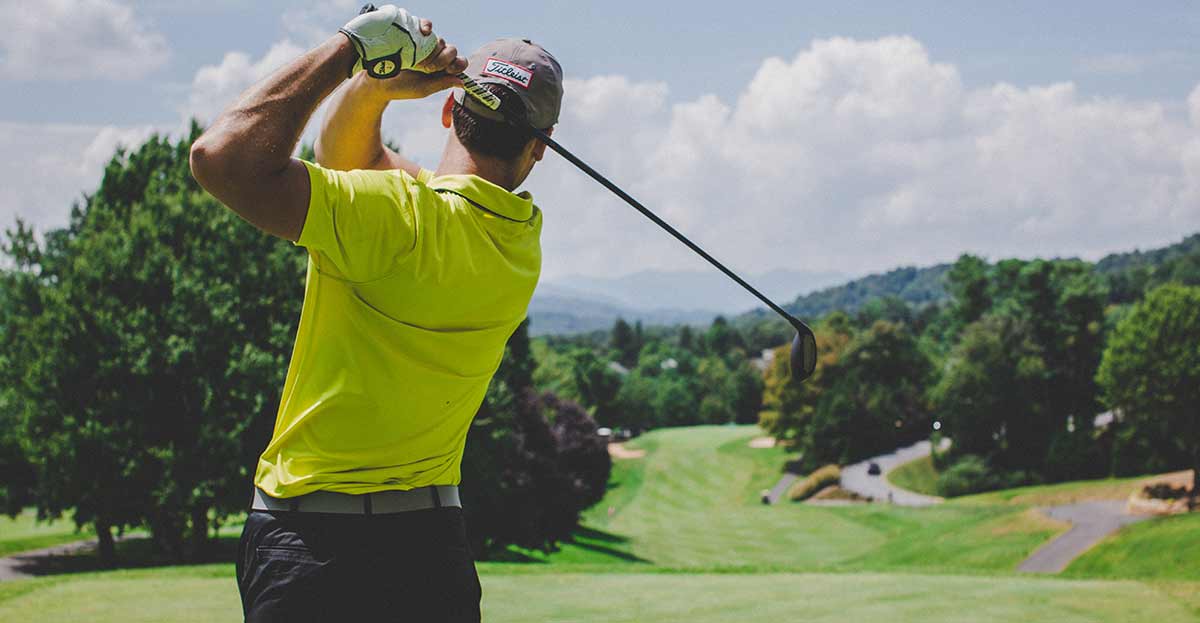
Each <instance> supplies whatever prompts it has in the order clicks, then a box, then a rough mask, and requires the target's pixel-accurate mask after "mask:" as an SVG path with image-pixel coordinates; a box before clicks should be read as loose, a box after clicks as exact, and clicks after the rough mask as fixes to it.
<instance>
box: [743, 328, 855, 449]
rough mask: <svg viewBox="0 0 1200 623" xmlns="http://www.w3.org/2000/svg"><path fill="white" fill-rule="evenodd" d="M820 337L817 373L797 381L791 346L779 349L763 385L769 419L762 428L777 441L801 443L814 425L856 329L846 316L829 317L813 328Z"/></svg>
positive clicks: (765, 414) (762, 421) (764, 400)
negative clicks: (816, 415) (831, 373)
mask: <svg viewBox="0 0 1200 623" xmlns="http://www.w3.org/2000/svg"><path fill="white" fill-rule="evenodd" d="M813 331H814V333H815V334H816V337H817V369H816V371H815V372H814V373H813V375H812V376H811V377H810V378H809V379H807V380H805V381H804V382H802V383H801V382H798V381H796V379H795V377H793V376H792V374H791V369H790V367H789V361H788V356H789V351H790V346H788V345H783V346H780V347H778V348H776V349H775V351H774V356H773V358H772V360H771V364H770V367H769V368H768V369H767V374H766V377H765V379H764V381H763V406H764V408H765V409H766V411H764V412H763V413H764V416H766V419H762V420H760V421H759V424H760V425H761V426H762V427H763V429H765V430H766V431H767V432H768V433H770V434H771V435H772V436H774V437H775V438H776V439H779V440H783V441H791V442H799V441H800V440H801V439H802V438H803V437H804V435H805V434H806V431H807V430H808V427H809V426H810V425H811V421H812V417H813V412H814V411H815V410H816V407H817V404H818V402H819V401H820V400H821V396H822V395H823V394H824V393H825V392H826V391H827V390H828V389H829V386H830V385H831V383H832V382H833V380H834V377H832V376H831V375H830V374H829V372H830V371H831V370H833V369H834V367H835V366H836V364H837V362H838V361H839V360H840V358H841V356H842V354H843V353H844V351H845V350H846V346H847V345H848V344H849V343H850V340H851V339H852V338H853V337H854V326H853V322H852V321H851V320H850V317H849V316H847V315H846V314H845V313H843V312H834V313H832V314H829V315H828V316H826V317H825V318H824V319H823V320H822V321H821V322H820V323H818V324H817V325H816V326H815V327H814V328H813Z"/></svg>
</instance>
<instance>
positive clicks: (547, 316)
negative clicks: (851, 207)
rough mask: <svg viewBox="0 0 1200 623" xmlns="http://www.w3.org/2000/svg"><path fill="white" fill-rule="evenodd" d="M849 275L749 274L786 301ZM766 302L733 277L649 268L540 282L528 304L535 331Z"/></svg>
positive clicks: (691, 316)
mask: <svg viewBox="0 0 1200 623" xmlns="http://www.w3.org/2000/svg"><path fill="white" fill-rule="evenodd" d="M848 277H849V276H848V275H846V274H844V273H836V272H819V271H797V270H782V269H781V270H771V271H767V272H764V273H758V274H749V275H746V276H745V278H746V280H747V281H749V282H750V284H751V285H753V286H754V287H756V288H758V289H760V290H761V291H762V292H763V293H764V294H766V295H767V296H768V297H771V298H772V299H774V300H780V301H786V300H789V299H792V298H793V297H795V296H796V294H797V293H803V292H811V291H813V290H816V289H819V288H824V287H827V286H830V285H833V284H836V283H843V282H845V281H846V279H847V278H848ZM758 306H761V303H759V302H758V300H757V299H755V298H754V296H753V295H751V294H749V293H748V292H746V291H744V290H742V289H741V287H739V286H738V285H737V284H736V283H734V282H732V281H730V279H729V278H728V277H726V276H725V275H723V274H721V273H720V272H718V271H716V270H711V271H663V270H646V271H640V272H636V273H631V274H628V275H624V276H620V277H592V276H583V275H571V276H566V277H560V278H557V279H549V280H546V281H543V282H542V283H540V284H539V285H538V288H537V291H536V292H535V293H534V295H533V301H532V302H531V303H530V305H529V318H530V325H529V328H530V332H531V333H532V334H534V335H545V334H560V333H582V332H587V331H595V330H598V329H609V328H611V327H612V325H613V323H614V322H615V321H616V319H617V318H624V319H625V320H626V321H629V322H637V321H641V322H642V323H643V324H646V325H662V324H693V325H703V324H708V323H709V322H711V321H712V319H713V318H714V317H716V316H718V315H721V314H726V315H731V314H737V313H739V312H745V311H748V310H750V309H753V308H755V307H758Z"/></svg>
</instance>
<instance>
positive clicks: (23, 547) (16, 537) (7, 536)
mask: <svg viewBox="0 0 1200 623" xmlns="http://www.w3.org/2000/svg"><path fill="white" fill-rule="evenodd" d="M91 536H92V532H91V530H90V528H85V529H84V530H83V531H77V530H76V529H75V523H74V522H73V521H71V520H70V519H59V520H57V521H53V522H46V521H37V515H36V514H35V513H34V511H33V510H32V509H26V510H25V511H23V512H21V513H20V514H19V515H17V516H16V517H9V516H7V515H0V556H7V555H9V554H15V553H17V552H26V551H29V550H32V549H41V548H43V547H53V546H55V545H61V544H63V543H71V542H73V541H82V540H83V539H87V538H90V537H91Z"/></svg>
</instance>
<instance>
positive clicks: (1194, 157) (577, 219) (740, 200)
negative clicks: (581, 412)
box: [0, 0, 1200, 279]
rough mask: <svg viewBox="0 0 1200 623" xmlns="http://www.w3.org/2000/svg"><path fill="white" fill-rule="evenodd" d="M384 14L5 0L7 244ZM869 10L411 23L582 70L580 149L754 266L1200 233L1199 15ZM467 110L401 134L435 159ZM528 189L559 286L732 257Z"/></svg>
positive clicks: (946, 255)
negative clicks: (137, 154) (146, 150)
mask: <svg viewBox="0 0 1200 623" xmlns="http://www.w3.org/2000/svg"><path fill="white" fill-rule="evenodd" d="M358 4H359V3H358V2H348V1H344V0H328V1H326V2H277V1H259V2H253V3H250V2H232V1H227V0H208V1H206V2H195V1H188V2H182V1H176V0H161V1H156V2H126V1H122V0H44V1H42V2H37V3H31V2H17V1H14V0H0V23H3V24H5V25H6V28H5V31H6V32H5V37H4V38H3V40H0V91H2V92H3V94H4V96H3V97H0V226H3V227H5V228H7V227H10V226H11V224H12V223H13V222H15V219H16V218H18V217H20V218H22V219H24V220H26V221H27V222H30V223H32V224H34V225H35V226H36V227H37V228H38V229H39V230H43V231H44V230H46V229H49V228H54V227H59V226H62V225H63V224H65V222H66V218H67V215H68V213H69V210H70V207H71V204H72V202H74V201H77V200H79V198H80V197H82V196H83V193H85V192H88V191H90V190H93V189H94V188H95V187H96V185H97V184H98V182H99V178H100V175H101V172H102V170H103V167H104V164H105V163H106V162H107V160H108V159H109V158H111V156H112V154H113V152H114V150H115V149H116V148H117V146H118V145H126V146H132V145H136V144H137V143H138V142H140V141H142V140H144V139H145V138H146V137H147V136H149V135H150V134H152V133H156V132H157V133H165V134H171V135H178V134H179V133H180V132H181V130H182V128H184V127H186V124H187V121H188V120H189V119H191V118H193V117H194V118H197V119H200V120H201V121H202V122H204V121H209V120H211V119H212V118H213V117H214V116H215V115H216V114H218V113H219V112H220V111H221V109H222V108H223V107H224V106H226V105H228V104H229V103H231V102H232V100H233V99H234V98H235V97H236V96H237V94H238V93H240V92H241V91H242V90H243V89H245V88H246V87H247V86H249V85H250V84H252V83H253V82H254V81H256V80H258V79H261V78H262V77H264V76H265V75H267V74H268V73H269V72H270V71H271V70H272V69H273V68H275V67H277V66H278V65H279V64H281V63H284V62H287V61H288V60H290V59H292V58H294V57H296V56H298V55H299V54H300V53H302V52H303V51H304V50H305V49H307V48H309V47H311V46H313V45H315V44H317V43H319V42H320V41H322V40H323V39H324V38H326V37H329V36H331V35H332V34H333V33H335V32H336V30H337V28H338V27H339V26H341V25H342V23H344V22H345V21H347V20H348V19H350V18H351V17H352V16H353V15H354V14H355V13H356V12H357V7H358ZM849 4H850V3H832V2H822V3H810V2H779V1H776V2H760V1H757V0H744V1H742V2H738V3H735V4H727V3H722V4H716V3H708V2H644V1H643V2H627V1H625V0H611V1H607V2H603V3H599V2H596V3H593V2H519V1H506V2H504V3H484V2H478V1H475V0H464V1H460V2H453V3H445V2H437V3H435V2H428V1H422V2H418V3H413V4H409V5H407V8H409V9H410V10H411V11H413V12H414V13H416V14H417V15H421V16H424V17H428V18H430V19H431V20H433V22H434V28H435V30H436V31H437V32H438V33H439V34H441V35H442V36H443V37H445V38H446V39H447V40H448V41H450V42H451V43H454V44H457V45H458V46H459V47H460V48H462V49H464V50H468V51H469V50H471V49H474V48H475V47H476V46H478V45H481V44H482V43H484V42H486V41H487V40H489V39H491V38H493V37H495V36H513V35H517V36H523V37H530V38H532V39H534V40H535V41H538V42H539V43H542V44H543V45H544V46H545V47H546V48H547V49H548V50H550V51H551V52H552V53H554V54H555V56H556V57H557V58H558V59H559V60H560V62H561V63H562V65H563V67H564V72H565V74H566V77H567V81H566V84H565V91H566V94H565V98H564V104H563V112H562V115H561V119H560V123H559V126H558V127H557V128H556V133H555V137H556V138H558V139H559V140H560V141H561V142H562V143H563V144H564V145H566V146H567V147H568V148H569V149H571V150H572V151H574V152H575V153H576V154H577V155H579V156H580V157H582V158H583V159H584V160H586V161H588V162H589V163H591V164H592V165H593V166H595V167H596V168H598V169H599V170H600V171H602V172H604V173H606V174H608V175H609V177H610V178H612V179H613V180H614V181H616V182H617V183H618V184H620V185H622V186H623V187H624V188H625V189H626V190H627V191H629V192H630V193H632V194H633V195H634V196H636V197H638V198H639V199H640V200H642V202H643V203H645V204H646V205H648V206H649V207H650V208H651V209H653V210H655V211H656V212H658V213H659V214H660V215H662V216H663V217H664V218H666V219H667V220H668V221H670V222H672V223H673V224H675V225H676V226H677V227H679V228H680V229H681V230H683V231H684V232H685V233H686V234H688V235H689V236H691V237H692V238H693V239H694V240H695V241H696V242H698V243H699V244H701V245H702V246H704V247H705V248H706V249H708V250H709V251H710V252H712V253H713V254H714V255H716V256H717V257H718V258H721V259H723V260H726V261H727V263H728V264H730V265H731V266H732V267H734V268H735V269H737V270H743V271H749V272H754V273H761V272H765V271H767V270H771V269H792V270H813V271H837V272H840V273H844V274H866V273H868V272H875V271H880V270H887V269H889V268H892V267H895V266H899V265H912V264H915V265H928V264H933V263H937V262H942V261H951V260H953V259H954V258H955V257H957V256H958V255H959V254H961V253H975V254H980V255H983V256H985V257H988V258H991V259H999V258H1003V257H1014V256H1015V257H1033V256H1078V257H1084V258H1087V259H1096V258H1099V257H1101V256H1103V255H1104V254H1106V253H1109V252H1114V251H1127V250H1132V249H1135V248H1149V247H1154V246H1161V245H1165V244H1169V243H1171V242H1175V241H1177V240H1179V239H1181V238H1183V237H1184V236H1186V235H1187V234H1189V233H1192V232H1195V231H1198V230H1200V54H1198V52H1200V10H1198V9H1197V8H1196V6H1195V4H1194V3H1193V2H1183V1H1163V2H1157V3H1154V4H1153V7H1154V8H1153V10H1152V11H1151V10H1147V9H1146V8H1144V6H1138V4H1137V3H1127V2H1120V3H1119V2H1097V1H1092V2H1054V3H1047V2H1044V1H1041V2H991V3H973V4H971V5H968V4H967V3H944V2H923V1H910V2H905V3H892V2H888V3H883V2H877V3H876V2H861V3H854V5H853V6H846V5H849ZM442 97H444V95H437V96H434V97H433V98H430V99H427V100H424V101H420V102H397V103H394V104H393V105H392V107H391V108H390V109H389V111H388V113H387V114H386V116H385V119H384V133H385V135H386V136H387V137H388V138H389V139H391V140H392V141H393V142H395V143H398V144H399V145H400V146H401V148H402V150H403V151H404V153H405V154H406V155H409V156H411V157H413V158H415V159H416V160H417V161H418V162H419V163H421V164H422V165H424V166H427V167H430V168H433V167H435V166H436V164H437V158H438V156H439V155H440V153H441V148H442V145H443V144H444V142H445V139H446V134H445V131H444V130H443V129H442V128H441V126H440V124H439V122H438V114H437V111H438V110H439V108H440V103H441V98H442ZM318 114H320V113H318ZM315 131H316V124H310V127H309V130H308V131H307V132H306V138H307V140H311V139H312V138H313V137H314V136H315V134H314V132H315ZM524 188H525V189H528V190H530V191H531V192H532V193H533V195H534V198H535V201H536V202H537V204H538V205H539V206H540V207H541V208H542V210H543V213H544V221H545V226H544V229H543V249H544V261H543V276H544V277H547V278H550V279H554V278H556V277H559V278H561V277H563V276H565V275H573V274H583V275H591V276H607V277H611V276H616V275H621V274H626V273H630V272H635V271H639V270H647V269H665V270H674V269H686V270H693V269H703V268H704V266H705V265H704V264H703V263H702V261H701V260H698V259H696V258H694V257H692V256H691V255H690V252H688V251H687V250H686V249H684V248H683V247H681V246H680V245H679V244H678V243H677V242H675V241H674V240H672V239H671V238H669V237H668V236H667V235H666V234H664V233H663V232H661V231H659V230H658V229H657V228H655V227H653V226H652V225H651V224H650V223H649V222H647V221H645V220H644V219H643V217H641V216H640V215H638V214H637V213H635V212H633V211H632V210H631V209H630V208H628V207H627V206H625V205H624V204H622V203H621V202H620V201H619V200H618V199H616V198H615V197H613V196H611V195H610V194H609V193H608V192H607V191H606V190H604V189H603V188H601V187H600V186H598V185H596V184H595V183H594V182H592V181H591V180H590V179H588V178H586V177H585V176H584V175H583V174H581V173H579V172H578V171H576V170H574V169H573V168H572V167H571V166H570V165H569V164H567V163H565V162H563V161H562V160H561V159H559V158H558V157H557V156H555V155H553V154H548V155H547V157H546V159H545V160H544V161H543V162H542V163H541V164H539V165H538V166H537V168H536V169H535V170H534V173H533V175H531V177H530V179H529V180H528V181H527V182H526V184H525V186H524Z"/></svg>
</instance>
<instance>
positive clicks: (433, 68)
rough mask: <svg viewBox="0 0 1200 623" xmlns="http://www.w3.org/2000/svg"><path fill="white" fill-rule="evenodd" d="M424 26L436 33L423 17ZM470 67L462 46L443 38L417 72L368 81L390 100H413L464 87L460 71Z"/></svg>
mask: <svg viewBox="0 0 1200 623" xmlns="http://www.w3.org/2000/svg"><path fill="white" fill-rule="evenodd" d="M422 21H423V22H424V24H423V25H422V28H426V27H427V28H428V29H429V31H430V32H431V33H432V32H433V25H432V24H430V23H429V22H428V21H427V20H422ZM466 68H467V59H465V58H463V57H461V56H459V55H458V48H456V47H454V46H452V45H447V44H446V42H445V41H444V40H442V39H438V40H437V45H436V46H434V48H433V51H432V52H430V53H429V56H428V57H426V58H425V60H423V61H421V62H420V63H417V65H416V66H414V67H413V71H402V72H399V73H398V74H396V76H395V77H394V78H387V79H384V80H367V82H369V83H374V84H371V85H370V86H371V87H373V90H374V91H375V92H376V94H377V95H379V96H380V97H383V98H385V99H388V100H413V99H421V98H423V97H428V96H430V95H433V94H434V93H437V92H438V91H442V90H445V89H450V88H453V87H459V86H462V81H461V80H459V79H458V74H459V73H461V72H462V71H463V70H464V69H466Z"/></svg>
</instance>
